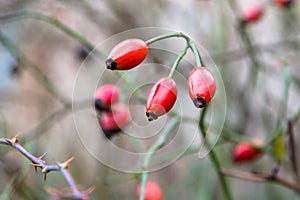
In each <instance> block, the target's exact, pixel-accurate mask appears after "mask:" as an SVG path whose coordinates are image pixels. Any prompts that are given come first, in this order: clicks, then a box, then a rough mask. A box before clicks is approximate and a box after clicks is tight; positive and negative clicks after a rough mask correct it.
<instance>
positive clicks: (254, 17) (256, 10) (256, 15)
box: [242, 6, 263, 23]
mask: <svg viewBox="0 0 300 200" xmlns="http://www.w3.org/2000/svg"><path fill="white" fill-rule="evenodd" d="M262 15H263V8H262V7H261V6H253V7H250V8H249V9H248V10H246V11H245V12H244V13H243V16H242V22H244V23H254V22H257V21H258V20H259V19H260V18H261V17H262Z"/></svg>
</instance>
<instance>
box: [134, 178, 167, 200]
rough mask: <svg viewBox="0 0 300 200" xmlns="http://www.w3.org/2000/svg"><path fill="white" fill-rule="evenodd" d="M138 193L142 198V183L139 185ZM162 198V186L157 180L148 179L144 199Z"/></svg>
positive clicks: (155, 199)
mask: <svg viewBox="0 0 300 200" xmlns="http://www.w3.org/2000/svg"><path fill="white" fill-rule="evenodd" d="M137 195H138V198H140V195H141V185H138V187H137ZM162 199H163V194H162V191H161V189H160V187H159V186H158V185H157V184H156V183H155V182H152V181H147V182H146V187H145V198H144V200H162Z"/></svg>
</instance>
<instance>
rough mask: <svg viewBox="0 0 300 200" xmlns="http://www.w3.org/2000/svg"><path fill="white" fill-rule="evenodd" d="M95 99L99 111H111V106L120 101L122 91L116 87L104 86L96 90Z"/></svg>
mask: <svg viewBox="0 0 300 200" xmlns="http://www.w3.org/2000/svg"><path fill="white" fill-rule="evenodd" d="M94 98H95V108H96V109H97V111H109V110H110V106H111V105H112V104H114V103H116V102H118V101H119V98H120V90H119V88H118V87H117V86H115V85H110V84H107V85H102V86H100V87H99V88H98V89H97V90H96V92H95V95H94Z"/></svg>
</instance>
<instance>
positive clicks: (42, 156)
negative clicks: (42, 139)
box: [39, 152, 47, 160]
mask: <svg viewBox="0 0 300 200" xmlns="http://www.w3.org/2000/svg"><path fill="white" fill-rule="evenodd" d="M46 154H47V152H45V153H43V155H41V156H40V157H39V159H41V160H42V159H43V158H44V157H45V156H46Z"/></svg>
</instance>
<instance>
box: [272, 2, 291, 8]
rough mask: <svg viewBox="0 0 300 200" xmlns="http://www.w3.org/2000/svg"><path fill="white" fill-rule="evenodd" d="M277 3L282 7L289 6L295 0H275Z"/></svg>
mask: <svg viewBox="0 0 300 200" xmlns="http://www.w3.org/2000/svg"><path fill="white" fill-rule="evenodd" d="M275 2H276V3H277V5H279V6H282V7H288V6H290V5H291V4H292V3H293V0H275Z"/></svg>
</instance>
